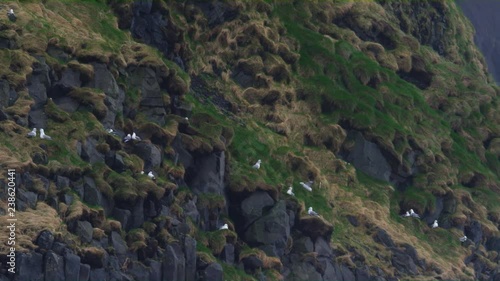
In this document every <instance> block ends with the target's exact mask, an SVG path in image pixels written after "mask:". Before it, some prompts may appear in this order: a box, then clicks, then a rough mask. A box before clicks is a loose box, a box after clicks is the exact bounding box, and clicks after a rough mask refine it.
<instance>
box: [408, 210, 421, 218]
mask: <svg viewBox="0 0 500 281" xmlns="http://www.w3.org/2000/svg"><path fill="white" fill-rule="evenodd" d="M410 216H412V217H414V218H420V216H419V215H418V214H417V213H415V212H414V211H413V209H410Z"/></svg>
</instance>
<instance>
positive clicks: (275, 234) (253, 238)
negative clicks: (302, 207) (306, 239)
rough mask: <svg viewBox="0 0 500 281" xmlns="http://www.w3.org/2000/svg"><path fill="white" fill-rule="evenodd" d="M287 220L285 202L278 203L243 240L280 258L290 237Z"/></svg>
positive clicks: (248, 230) (249, 230)
mask: <svg viewBox="0 0 500 281" xmlns="http://www.w3.org/2000/svg"><path fill="white" fill-rule="evenodd" d="M288 220H289V218H288V215H287V213H286V205H285V202H284V201H278V202H277V203H276V204H275V205H274V207H273V208H272V209H271V210H269V213H267V214H266V215H264V216H262V217H261V218H259V219H257V220H256V221H255V222H254V223H253V224H252V225H250V226H249V227H248V229H247V230H246V231H245V234H244V235H243V237H244V240H245V242H247V243H248V244H249V245H252V246H261V247H262V249H263V250H264V252H266V254H267V255H268V256H275V257H282V256H283V254H284V252H285V248H286V245H287V241H288V238H289V237H290V223H289V221H288ZM332 230H333V228H332Z"/></svg>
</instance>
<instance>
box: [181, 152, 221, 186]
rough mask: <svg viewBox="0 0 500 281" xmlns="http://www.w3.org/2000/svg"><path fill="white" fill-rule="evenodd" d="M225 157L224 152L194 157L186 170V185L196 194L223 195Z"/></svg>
mask: <svg viewBox="0 0 500 281" xmlns="http://www.w3.org/2000/svg"><path fill="white" fill-rule="evenodd" d="M225 167H226V156H225V154H224V152H223V151H222V152H213V153H210V154H208V155H203V156H199V157H196V158H195V159H194V161H193V164H192V165H191V166H190V167H185V168H186V175H185V177H184V178H185V179H186V183H187V185H188V186H189V187H190V188H191V189H192V190H193V191H194V192H195V193H197V194H202V193H215V194H218V195H222V194H224V186H225V185H224V176H225V173H224V172H225Z"/></svg>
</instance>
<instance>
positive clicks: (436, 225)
mask: <svg viewBox="0 0 500 281" xmlns="http://www.w3.org/2000/svg"><path fill="white" fill-rule="evenodd" d="M438 226H439V225H438V221H437V220H434V223H433V224H432V228H437V227H438Z"/></svg>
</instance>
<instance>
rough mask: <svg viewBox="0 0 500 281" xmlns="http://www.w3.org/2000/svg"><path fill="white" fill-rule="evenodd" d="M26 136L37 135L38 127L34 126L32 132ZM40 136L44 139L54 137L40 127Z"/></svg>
mask: <svg viewBox="0 0 500 281" xmlns="http://www.w3.org/2000/svg"><path fill="white" fill-rule="evenodd" d="M26 136H27V137H28V138H34V137H36V128H33V130H31V132H29V133H28V134H27V135H26ZM40 138H41V139H44V140H51V139H52V137H50V136H49V135H46V134H45V131H44V130H43V129H40Z"/></svg>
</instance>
